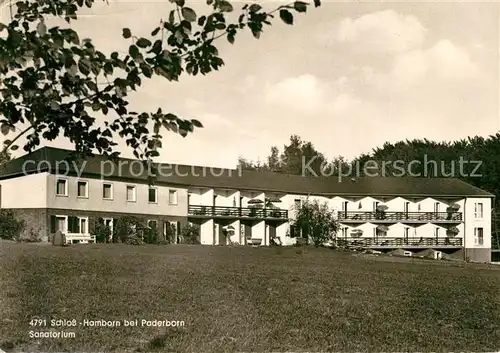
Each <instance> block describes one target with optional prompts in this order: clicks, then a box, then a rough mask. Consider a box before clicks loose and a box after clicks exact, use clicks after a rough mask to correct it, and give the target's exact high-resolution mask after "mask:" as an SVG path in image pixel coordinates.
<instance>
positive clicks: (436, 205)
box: [434, 202, 439, 213]
mask: <svg viewBox="0 0 500 353" xmlns="http://www.w3.org/2000/svg"><path fill="white" fill-rule="evenodd" d="M434 212H436V213H437V212H439V202H436V203H434Z"/></svg>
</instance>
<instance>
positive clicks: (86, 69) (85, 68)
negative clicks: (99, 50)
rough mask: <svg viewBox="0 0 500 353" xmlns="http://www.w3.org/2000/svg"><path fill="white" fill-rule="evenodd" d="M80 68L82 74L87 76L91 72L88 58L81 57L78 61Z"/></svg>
mask: <svg viewBox="0 0 500 353" xmlns="http://www.w3.org/2000/svg"><path fill="white" fill-rule="evenodd" d="M78 69H79V70H80V72H81V73H82V74H84V75H85V76H87V75H88V74H89V73H90V63H89V62H88V60H86V59H80V60H79V61H78Z"/></svg>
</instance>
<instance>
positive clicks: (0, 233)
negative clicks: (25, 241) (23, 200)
mask: <svg viewBox="0 0 500 353" xmlns="http://www.w3.org/2000/svg"><path fill="white" fill-rule="evenodd" d="M25 225H26V224H25V222H24V220H17V219H16V217H15V216H14V212H12V211H11V210H0V238H2V239H7V240H20V238H21V232H22V231H23V229H24V227H25Z"/></svg>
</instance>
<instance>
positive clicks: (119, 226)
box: [113, 216, 147, 244]
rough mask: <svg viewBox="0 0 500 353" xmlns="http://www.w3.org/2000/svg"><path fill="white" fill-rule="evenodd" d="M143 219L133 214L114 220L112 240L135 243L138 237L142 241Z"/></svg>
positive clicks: (144, 226) (144, 227)
mask: <svg viewBox="0 0 500 353" xmlns="http://www.w3.org/2000/svg"><path fill="white" fill-rule="evenodd" d="M146 228H147V227H146V225H145V221H144V220H142V219H140V218H138V217H133V216H124V217H121V218H118V219H117V220H116V224H115V225H114V234H113V242H114V243H118V242H122V243H126V244H136V243H138V241H137V239H139V240H140V241H141V243H142V238H143V237H144V234H143V231H144V230H145V229H146Z"/></svg>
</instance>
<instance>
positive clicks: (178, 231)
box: [175, 221, 181, 235]
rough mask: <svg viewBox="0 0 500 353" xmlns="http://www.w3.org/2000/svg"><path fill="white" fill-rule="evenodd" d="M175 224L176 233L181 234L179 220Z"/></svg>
mask: <svg viewBox="0 0 500 353" xmlns="http://www.w3.org/2000/svg"><path fill="white" fill-rule="evenodd" d="M175 226H176V228H177V235H181V222H179V221H177V222H176V225H175Z"/></svg>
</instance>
